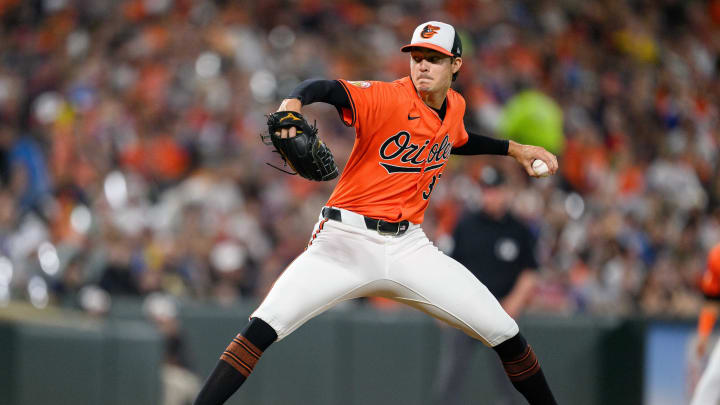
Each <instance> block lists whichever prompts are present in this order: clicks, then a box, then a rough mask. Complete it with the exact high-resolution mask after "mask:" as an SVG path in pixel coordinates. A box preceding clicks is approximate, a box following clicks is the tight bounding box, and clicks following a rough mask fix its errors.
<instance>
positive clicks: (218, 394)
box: [194, 318, 277, 405]
mask: <svg viewBox="0 0 720 405" xmlns="http://www.w3.org/2000/svg"><path fill="white" fill-rule="evenodd" d="M275 340H277V333H276V332H275V330H274V329H273V328H272V327H271V326H270V325H268V324H267V323H265V321H263V320H262V319H260V318H253V319H252V320H251V321H250V323H249V324H248V325H247V326H246V327H245V330H243V331H242V332H241V333H240V334H239V335H237V336H236V337H235V339H233V341H232V342H230V345H229V346H228V347H227V348H226V349H225V351H224V352H223V354H222V355H221V356H220V361H218V364H217V365H216V366H215V369H214V370H213V371H212V373H211V374H210V377H208V379H207V380H206V381H205V384H204V385H203V387H202V389H201V390H200V393H199V394H198V396H197V398H196V399H195V403H194V405H221V404H224V403H225V401H227V399H228V398H230V396H231V395H232V394H234V393H235V391H237V390H238V388H240V386H241V385H242V383H243V382H245V380H246V379H247V377H248V376H249V375H250V373H251V372H252V370H253V368H254V367H255V364H256V363H257V361H258V360H259V359H260V356H262V354H263V352H264V351H265V349H267V348H268V347H269V346H270V345H271V344H272V343H273V342H274V341H275Z"/></svg>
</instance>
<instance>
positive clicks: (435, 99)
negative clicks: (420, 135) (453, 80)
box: [420, 89, 448, 110]
mask: <svg viewBox="0 0 720 405" xmlns="http://www.w3.org/2000/svg"><path fill="white" fill-rule="evenodd" d="M447 90H448V89H445V90H444V91H438V92H431V93H430V92H428V93H420V98H421V99H422V101H423V102H424V103H425V104H427V105H428V107H430V108H434V109H436V110H439V109H440V108H441V107H442V105H443V102H444V101H445V97H446V96H447Z"/></svg>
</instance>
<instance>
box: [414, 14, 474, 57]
mask: <svg viewBox="0 0 720 405" xmlns="http://www.w3.org/2000/svg"><path fill="white" fill-rule="evenodd" d="M412 48H428V49H432V50H435V51H438V52H440V53H443V54H445V55H448V56H455V57H459V56H462V43H461V42H460V37H459V36H458V34H457V32H455V28H454V27H453V26H452V25H450V24H445V23H443V22H440V21H428V22H426V23H422V24H420V25H418V26H417V28H415V32H413V36H412V39H411V40H410V43H409V44H408V45H405V46H403V47H402V49H401V50H402V51H403V52H410V51H411V50H412Z"/></svg>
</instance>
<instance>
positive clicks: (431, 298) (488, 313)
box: [391, 243, 518, 346]
mask: <svg viewBox="0 0 720 405" xmlns="http://www.w3.org/2000/svg"><path fill="white" fill-rule="evenodd" d="M391 268H392V269H393V270H392V271H393V272H392V276H393V279H394V280H395V281H396V282H397V283H398V285H399V286H402V287H399V288H398V295H397V297H396V299H398V300H399V301H402V302H404V303H406V304H408V305H411V306H414V307H416V308H418V309H420V310H422V311H424V312H426V313H428V314H430V315H432V316H434V317H436V318H438V319H440V320H442V321H445V322H447V323H448V324H450V325H452V326H455V327H457V328H460V329H461V330H463V331H464V332H465V333H467V334H468V335H470V336H472V337H474V338H476V339H480V340H482V341H483V342H484V343H486V344H487V345H490V346H495V345H498V344H500V343H502V342H504V341H505V340H507V339H509V338H511V337H513V336H515V335H516V334H517V333H518V326H517V324H516V323H515V321H514V320H513V319H512V318H511V317H510V316H509V315H508V314H507V313H506V312H505V310H503V308H502V306H500V303H499V302H498V301H497V299H495V297H494V296H493V295H492V293H490V291H489V290H488V289H487V287H485V286H484V285H483V284H482V283H481V282H480V281H478V279H477V278H476V277H475V276H474V275H473V274H472V273H471V272H470V271H469V270H468V269H467V268H465V266H463V265H462V264H460V263H458V262H457V261H456V260H454V259H452V258H451V257H449V256H447V255H445V254H443V253H442V252H440V251H439V250H437V248H435V246H433V245H432V244H429V243H428V244H425V245H423V246H422V247H420V248H419V249H414V251H412V253H411V254H407V255H404V257H401V258H398V259H397V260H396V261H395V262H394V263H393V264H392V265H391Z"/></svg>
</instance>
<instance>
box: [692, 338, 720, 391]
mask: <svg viewBox="0 0 720 405" xmlns="http://www.w3.org/2000/svg"><path fill="white" fill-rule="evenodd" d="M718 403H720V339H719V340H718V342H717V343H715V348H713V351H712V354H711V355H710V360H708V365H707V367H706V368H705V371H703V374H702V377H700V381H698V384H697V386H696V387H695V393H694V394H693V399H692V402H690V405H717V404H718Z"/></svg>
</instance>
